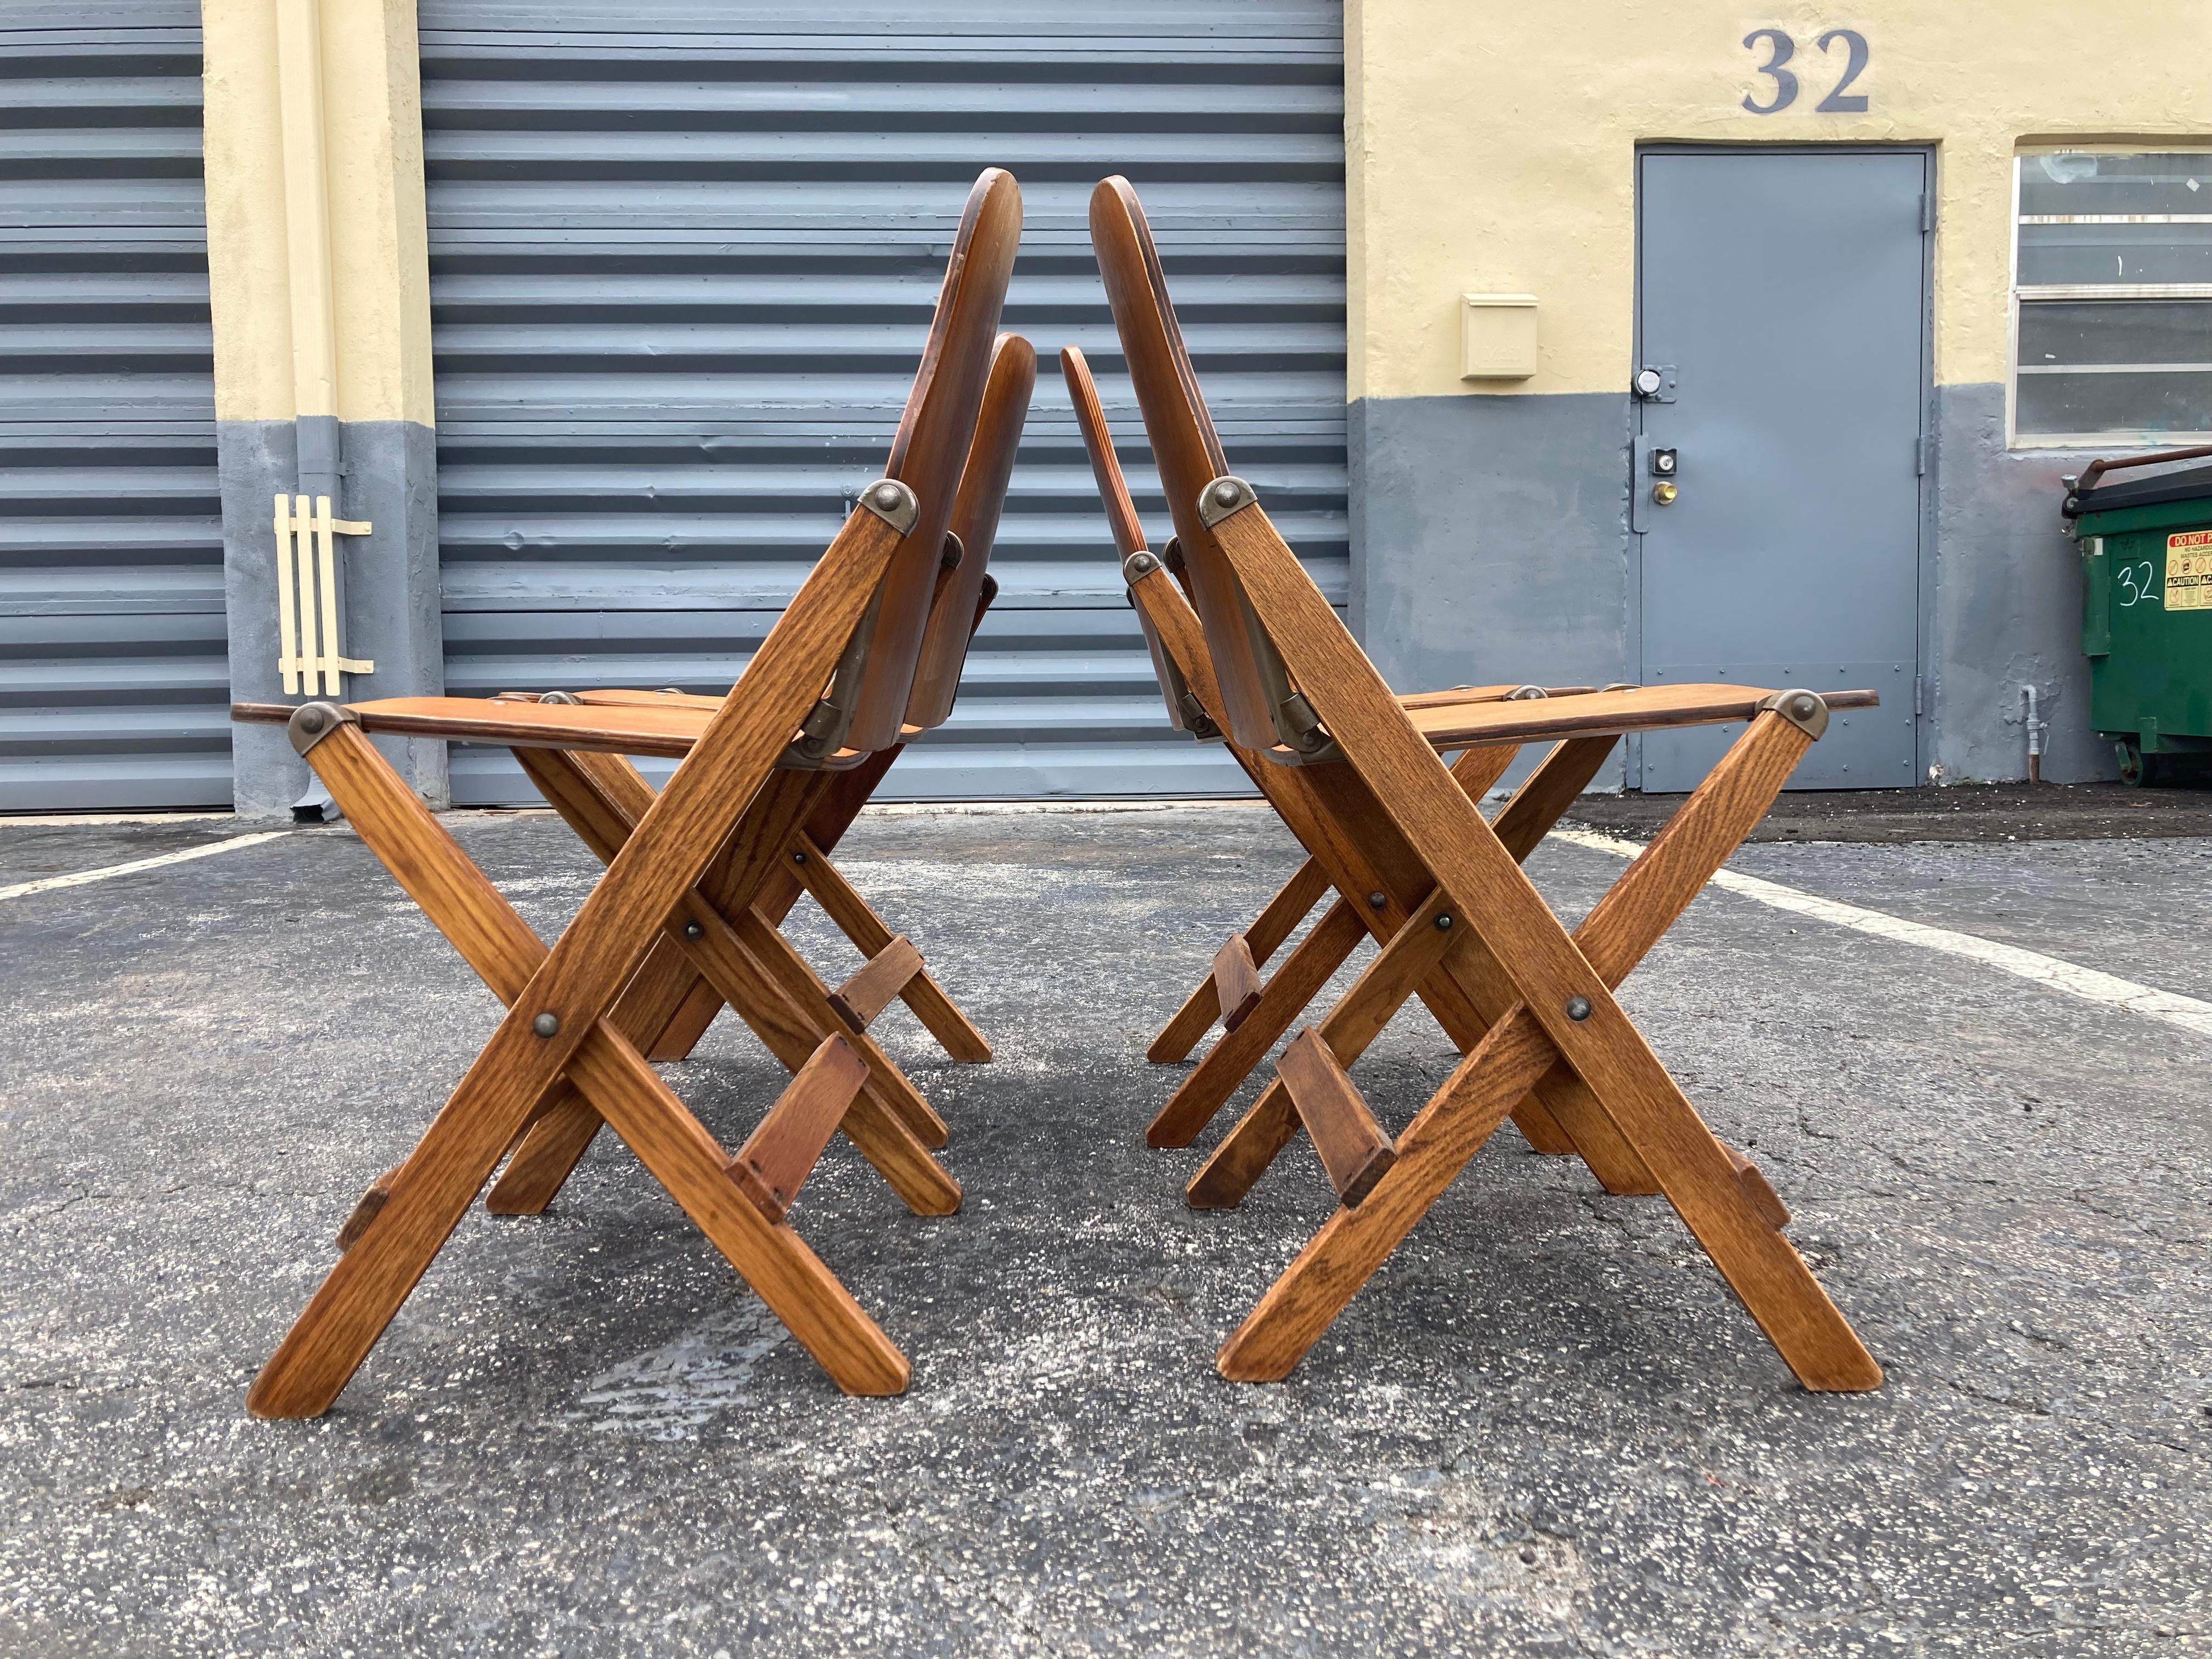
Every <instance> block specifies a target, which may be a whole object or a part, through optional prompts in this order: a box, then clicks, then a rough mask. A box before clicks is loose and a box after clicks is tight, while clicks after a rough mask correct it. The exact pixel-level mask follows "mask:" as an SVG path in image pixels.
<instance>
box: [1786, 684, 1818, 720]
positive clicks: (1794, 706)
mask: <svg viewBox="0 0 2212 1659" xmlns="http://www.w3.org/2000/svg"><path fill="white" fill-rule="evenodd" d="M1819 707H1820V703H1819V702H1817V701H1816V700H1815V699H1814V696H1813V694H1812V693H1811V692H1809V691H1808V692H1805V693H1803V694H1802V695H1801V696H1796V697H1793V698H1791V699H1790V713H1791V714H1795V715H1796V717H1797V718H1798V719H1799V720H1811V719H1812V718H1813V711H1814V709H1816V708H1819Z"/></svg>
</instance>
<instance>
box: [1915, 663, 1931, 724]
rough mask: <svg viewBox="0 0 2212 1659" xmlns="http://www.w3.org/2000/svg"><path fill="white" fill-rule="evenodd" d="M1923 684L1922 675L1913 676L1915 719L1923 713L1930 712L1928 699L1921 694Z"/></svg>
mask: <svg viewBox="0 0 2212 1659" xmlns="http://www.w3.org/2000/svg"><path fill="white" fill-rule="evenodd" d="M1922 684H1923V682H1922V680H1921V678H1920V676H1919V675H1917V674H1915V675H1914V676H1913V677H1912V718H1913V719H1915V720H1918V719H1919V718H1920V717H1921V716H1922V715H1923V714H1926V713H1927V712H1928V706H1927V702H1926V700H1925V699H1924V698H1923V696H1922V694H1921V687H1922Z"/></svg>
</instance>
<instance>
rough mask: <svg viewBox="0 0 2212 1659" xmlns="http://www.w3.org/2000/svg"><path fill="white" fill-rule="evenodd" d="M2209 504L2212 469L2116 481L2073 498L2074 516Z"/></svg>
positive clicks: (2204, 467)
mask: <svg viewBox="0 0 2212 1659" xmlns="http://www.w3.org/2000/svg"><path fill="white" fill-rule="evenodd" d="M2199 495H2202V496H2204V497H2206V498H2207V499H2208V500H2212V465H2205V466H2191V467H2185V468H2183V469H2182V470H2181V471H2179V472H2162V473H2160V475H2159V476H2158V477H2154V478H2125V479H2120V478H2116V479H2114V480H2113V481H2112V483H2106V484H2098V485H2095V486H2094V487H2093V488H2091V489H2086V490H2084V491H2082V492H2081V494H2079V495H2075V498H2074V499H2075V501H2076V502H2078V503H2079V505H2078V506H2077V507H2075V512H2077V513H2112V512H2115V511H2117V510H2118V509H2119V508H2121V507H2162V506H2164V505H2165V504H2166V502H2168V501H2194V500H2195V499H2196V498H2197V497H2198V496H2199Z"/></svg>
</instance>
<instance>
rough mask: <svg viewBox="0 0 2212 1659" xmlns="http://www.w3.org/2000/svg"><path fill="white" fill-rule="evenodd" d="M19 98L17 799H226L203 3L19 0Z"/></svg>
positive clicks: (12, 144) (11, 211)
mask: <svg viewBox="0 0 2212 1659" xmlns="http://www.w3.org/2000/svg"><path fill="white" fill-rule="evenodd" d="M0 103H4V104H5V106H6V107H7V110H8V118H7V121H6V124H5V125H6V132H5V134H4V138H0V143H4V151H5V155H6V158H7V159H6V161H5V163H4V165H0V811H48V810H53V809H57V808H63V809H67V808H115V807H138V806H154V807H163V806H228V805H229V804H230V799H231V793H230V728H229V725H228V720H227V718H226V716H227V711H228V701H229V698H228V692H229V684H230V675H229V667H228V647H227V644H226V641H225V637H224V629H223V599H222V503H221V498H220V492H219V490H218V488H217V483H216V455H215V375H214V356H213V337H212V335H211V333H210V325H209V320H208V282H207V230H206V214H205V209H204V202H203V197H202V191H201V187H200V29H199V7H198V5H197V3H196V0H106V3H100V0H68V3H40V0H11V3H9V5H8V6H7V7H6V8H5V9H0Z"/></svg>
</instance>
